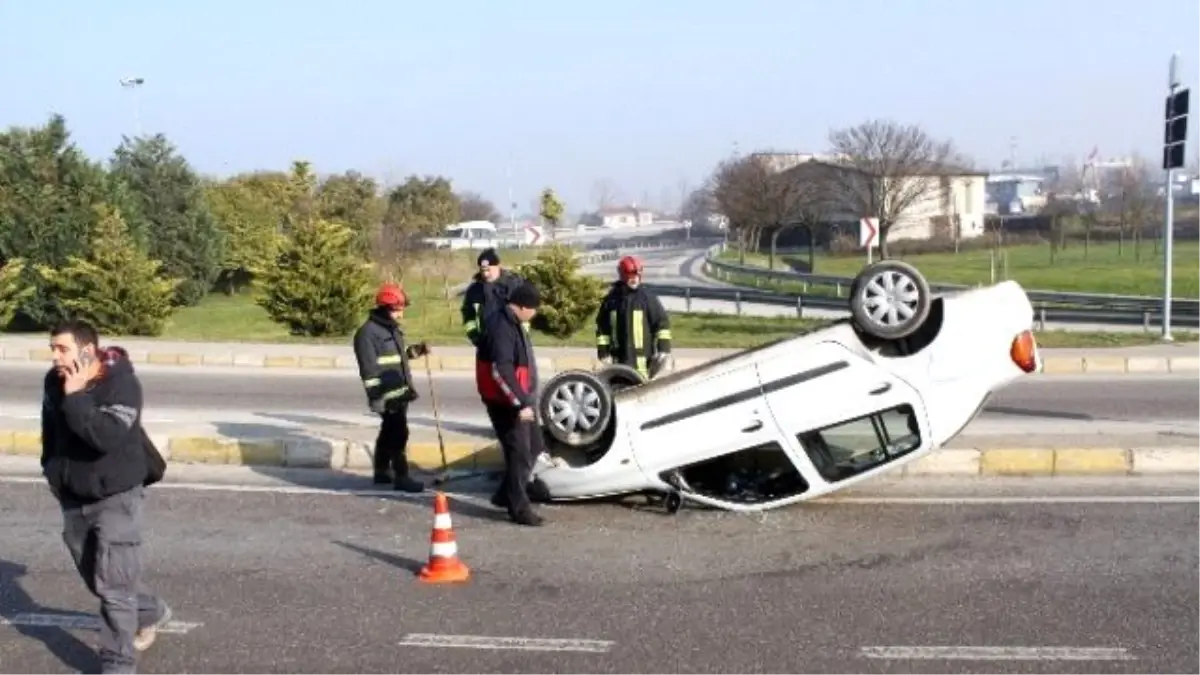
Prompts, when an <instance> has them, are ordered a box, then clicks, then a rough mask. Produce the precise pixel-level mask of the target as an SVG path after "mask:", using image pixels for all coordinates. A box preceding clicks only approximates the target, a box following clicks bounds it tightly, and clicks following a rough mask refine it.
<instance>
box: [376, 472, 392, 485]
mask: <svg viewBox="0 0 1200 675" xmlns="http://www.w3.org/2000/svg"><path fill="white" fill-rule="evenodd" d="M393 480H394V479H393V478H392V474H390V473H386V472H385V473H378V472H376V474H375V484H376V485H387V484H388V483H391V482H392V481H393Z"/></svg>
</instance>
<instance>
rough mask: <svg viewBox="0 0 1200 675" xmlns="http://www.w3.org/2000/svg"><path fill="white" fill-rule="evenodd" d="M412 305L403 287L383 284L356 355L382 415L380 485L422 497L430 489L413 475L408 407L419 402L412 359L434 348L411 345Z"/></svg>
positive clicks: (357, 338)
mask: <svg viewBox="0 0 1200 675" xmlns="http://www.w3.org/2000/svg"><path fill="white" fill-rule="evenodd" d="M407 306H408V295H407V294H406V293H405V292H404V289H403V288H402V287H401V286H400V285H399V284H393V283H386V284H383V285H382V286H380V288H379V292H378V293H376V294H375V308H374V309H372V310H371V312H370V314H368V315H367V320H366V321H365V322H364V323H363V324H362V326H360V327H359V329H358V330H357V331H356V332H355V333H354V356H355V357H356V358H357V360H358V373H359V376H360V377H361V378H362V383H363V388H364V389H365V390H366V392H367V404H368V405H369V406H370V408H371V411H372V412H374V413H375V414H377V415H379V417H380V424H379V435H378V436H377V437H376V439H375V454H374V458H373V462H374V468H375V483H376V484H386V483H391V484H392V486H393V487H394V488H395V489H397V490H401V491H404V492H412V493H417V492H423V491H424V490H425V485H424V484H423V483H421V482H420V481H417V480H414V479H413V478H411V477H409V475H408V404H409V403H412V402H413V401H415V400H417V392H416V390H415V389H414V388H413V378H412V371H411V369H410V368H409V365H408V361H409V359H417V358H420V357H422V356H424V355H426V354H428V353H429V345H427V344H425V343H424V342H420V343H418V344H415V345H412V346H407V345H405V342H404V330H403V329H402V328H401V327H400V323H399V321H400V319H401V318H403V317H404V309H405V307H407Z"/></svg>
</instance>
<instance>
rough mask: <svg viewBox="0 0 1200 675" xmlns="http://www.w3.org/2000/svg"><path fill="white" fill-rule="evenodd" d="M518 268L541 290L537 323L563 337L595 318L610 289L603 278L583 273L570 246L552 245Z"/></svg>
mask: <svg viewBox="0 0 1200 675" xmlns="http://www.w3.org/2000/svg"><path fill="white" fill-rule="evenodd" d="M516 271H517V273H518V274H520V275H521V276H523V277H525V278H526V279H528V280H529V281H531V282H533V284H534V285H535V286H537V287H538V290H539V291H541V295H542V306H541V309H539V310H538V315H537V316H536V317H534V320H533V327H534V328H535V329H537V330H539V331H541V332H543V333H546V334H547V335H550V336H553V337H556V338H559V339H566V338H568V337H570V336H572V335H574V334H575V333H577V332H579V330H580V329H582V328H583V327H584V325H585V324H587V323H588V322H589V321H591V320H593V319H594V318H595V316H596V311H597V310H598V309H600V302H601V301H602V300H603V299H604V293H605V291H606V290H607V288H606V284H605V283H604V281H603V280H601V279H597V278H595V277H590V276H586V275H582V274H580V273H579V261H578V260H576V259H575V255H574V251H572V250H571V249H570V248H568V247H566V246H560V245H555V246H551V247H549V248H547V249H546V250H545V251H543V252H542V253H541V254H539V255H538V257H537V259H536V260H534V261H532V262H528V263H525V264H523V265H520V266H518V267H517V270H516Z"/></svg>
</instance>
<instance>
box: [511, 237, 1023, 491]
mask: <svg viewBox="0 0 1200 675" xmlns="http://www.w3.org/2000/svg"><path fill="white" fill-rule="evenodd" d="M850 307H851V317H850V318H847V319H844V320H840V321H837V322H835V323H834V324H833V325H830V326H826V327H823V328H821V329H819V330H815V331H812V332H809V333H805V334H799V335H796V336H794V337H790V338H787V339H783V340H778V341H775V342H772V343H770V344H766V345H763V346H760V347H756V348H754V349H749V350H746V351H742V352H739V353H736V354H732V355H730V356H727V357H723V358H720V359H717V360H714V361H710V362H708V363H705V364H702V365H700V366H697V367H694V368H689V369H687V370H682V371H678V372H674V373H670V374H667V375H663V376H660V377H658V378H655V379H652V380H651V381H649V382H643V381H642V380H641V377H640V376H639V375H638V374H637V373H636V371H634V370H632V369H630V368H625V367H621V366H614V367H610V368H607V369H604V370H602V371H600V372H598V373H593V372H591V371H585V370H571V371H566V372H562V373H559V374H557V375H555V376H554V377H553V378H551V379H549V380H548V381H547V382H546V385H545V387H543V389H542V392H541V393H540V395H539V410H538V413H539V417H540V418H541V420H542V424H543V427H544V429H545V436H546V440H547V448H548V453H547V454H546V455H543V456H542V457H541V458H539V459H538V462H537V465H536V467H535V469H534V478H535V486H536V489H535V490H532V491H531V492H534V493H538V495H537V497H538V498H539V499H540V500H548V501H559V500H580V499H594V498H601V497H612V496H618V495H629V494H638V493H642V494H647V495H651V496H654V495H658V496H662V497H663V498H664V502H665V505H666V508H667V510H668V511H670V512H672V513H674V512H676V511H678V509H679V507H680V506H681V505H682V503H683V501H685V500H686V501H692V502H696V503H699V504H704V505H708V506H711V507H715V508H719V509H727V510H731V511H758V510H765V509H772V508H777V507H780V506H785V505H787V504H791V503H794V502H798V501H802V500H806V499H811V498H813V497H818V496H821V495H824V494H827V493H829V492H832V491H834V490H840V489H842V488H845V487H849V486H851V485H854V484H856V483H858V482H860V481H863V480H866V479H868V478H870V477H872V476H875V475H878V474H880V473H882V472H885V471H888V470H889V469H891V468H894V467H897V466H900V465H903V464H905V463H907V462H911V461H914V460H916V459H918V458H920V457H922V456H924V455H926V454H928V453H929V452H931V451H932V450H935V449H937V448H939V447H941V446H942V445H944V444H945V443H946V442H948V441H949V440H950V439H952V438H954V437H955V436H956V435H957V434H958V433H959V432H960V431H961V430H962V429H963V428H964V427H965V426H966V425H967V424H968V423H970V422H971V420H973V419H974V418H975V416H976V415H977V414H978V413H979V411H980V409H981V408H982V407H983V405H984V403H985V402H986V401H987V399H988V397H989V395H990V394H991V393H992V392H994V391H996V390H998V389H1000V388H1002V387H1004V386H1005V385H1007V384H1009V383H1010V382H1012V381H1014V380H1016V379H1018V378H1020V377H1022V376H1024V375H1026V374H1028V373H1033V372H1036V371H1037V370H1038V368H1039V366H1040V357H1039V354H1038V349H1037V345H1036V344H1035V341H1034V338H1033V335H1032V333H1031V331H1030V329H1031V327H1032V324H1033V318H1034V317H1033V307H1032V305H1031V304H1030V302H1029V298H1028V297H1027V296H1026V294H1025V291H1024V290H1023V289H1022V288H1021V286H1020V285H1018V284H1017V283H1016V282H1013V281H1006V282H1003V283H1000V284H996V285H994V286H990V287H985V288H979V289H972V290H967V291H962V292H957V293H953V294H947V295H941V296H937V297H934V296H933V294H932V293H931V292H930V289H929V285H928V283H927V282H926V281H925V280H924V278H923V277H922V276H921V274H920V273H919V272H918V271H917V270H916V269H914V268H913V267H912V266H910V265H908V264H905V263H902V262H899V261H891V260H889V261H882V262H879V263H877V264H874V265H871V266H868V267H866V268H865V269H864V270H863V271H862V272H861V273H860V274H859V276H858V277H857V278H856V279H855V281H854V284H853V286H852V287H851V296H850Z"/></svg>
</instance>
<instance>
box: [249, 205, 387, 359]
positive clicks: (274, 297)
mask: <svg viewBox="0 0 1200 675" xmlns="http://www.w3.org/2000/svg"><path fill="white" fill-rule="evenodd" d="M290 229H291V233H290V234H289V236H288V237H287V239H286V240H285V241H284V243H283V245H282V247H281V248H280V251H279V254H278V256H277V257H276V259H275V265H274V266H271V267H265V268H263V269H260V270H253V273H254V275H255V283H254V286H255V288H256V289H257V290H258V291H259V297H258V298H256V300H255V301H256V302H257V303H258V305H259V306H260V307H262V308H263V309H265V310H267V314H268V315H269V316H270V317H271V320H272V321H275V322H276V323H279V324H282V325H284V326H286V327H287V329H288V331H289V332H291V334H292V335H304V336H309V337H327V336H335V335H347V334H349V333H351V332H353V330H354V329H355V328H356V327H357V326H358V324H359V323H360V322H361V321H362V317H363V312H364V311H366V310H367V309H368V308H370V306H371V298H372V291H373V288H372V287H373V285H374V283H373V282H374V278H375V275H374V271H373V270H372V266H371V265H370V264H365V263H363V262H362V258H361V257H360V255H359V253H358V250H357V240H356V238H355V233H354V232H353V231H352V230H350V228H348V227H345V226H343V225H341V224H338V223H334V222H330V221H327V220H320V219H316V220H307V219H301V220H300V221H299V222H298V223H296V224H295V225H294V226H293V227H292V228H290Z"/></svg>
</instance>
